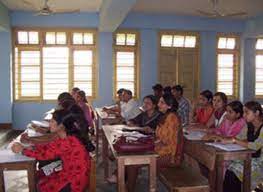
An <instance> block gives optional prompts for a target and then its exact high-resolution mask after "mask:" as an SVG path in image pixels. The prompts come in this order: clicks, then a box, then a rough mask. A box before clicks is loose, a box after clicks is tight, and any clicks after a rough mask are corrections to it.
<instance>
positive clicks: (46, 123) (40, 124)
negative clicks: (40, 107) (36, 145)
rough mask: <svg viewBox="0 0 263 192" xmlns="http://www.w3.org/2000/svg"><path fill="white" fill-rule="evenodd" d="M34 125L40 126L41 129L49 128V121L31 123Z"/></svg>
mask: <svg viewBox="0 0 263 192" xmlns="http://www.w3.org/2000/svg"><path fill="white" fill-rule="evenodd" d="M31 122H32V123H33V124H34V125H36V126H39V127H46V128H48V127H49V123H48V122H47V121H35V120H33V121H31Z"/></svg>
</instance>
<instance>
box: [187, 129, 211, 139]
mask: <svg viewBox="0 0 263 192" xmlns="http://www.w3.org/2000/svg"><path fill="white" fill-rule="evenodd" d="M205 134H206V133H205V132H203V131H187V132H184V136H185V137H186V138H187V139H188V140H202V138H203V137H204V136H205Z"/></svg>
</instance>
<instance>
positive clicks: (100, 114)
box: [95, 108, 116, 157]
mask: <svg viewBox="0 0 263 192" xmlns="http://www.w3.org/2000/svg"><path fill="white" fill-rule="evenodd" d="M95 112H96V125H95V130H96V156H97V157H98V155H99V135H100V134H99V133H100V132H101V129H102V125H110V124H115V121H116V117H114V116H108V115H107V113H106V112H104V111H103V110H102V108H95Z"/></svg>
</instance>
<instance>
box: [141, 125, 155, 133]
mask: <svg viewBox="0 0 263 192" xmlns="http://www.w3.org/2000/svg"><path fill="white" fill-rule="evenodd" d="M143 131H144V132H145V133H148V134H150V133H153V129H152V128H151V127H149V126H147V127H144V128H143Z"/></svg>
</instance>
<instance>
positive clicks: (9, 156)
mask: <svg viewBox="0 0 263 192" xmlns="http://www.w3.org/2000/svg"><path fill="white" fill-rule="evenodd" d="M33 160H34V158H30V157H27V156H24V155H22V154H16V153H13V152H12V151H11V150H10V149H3V150H0V163H8V162H21V161H33Z"/></svg>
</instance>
